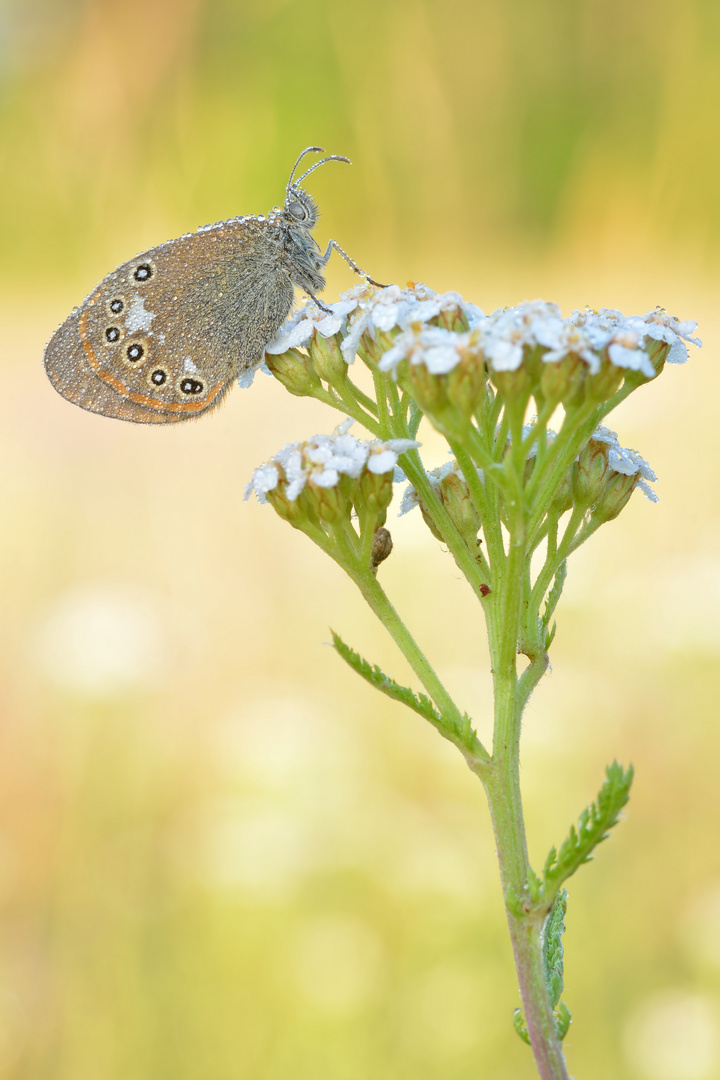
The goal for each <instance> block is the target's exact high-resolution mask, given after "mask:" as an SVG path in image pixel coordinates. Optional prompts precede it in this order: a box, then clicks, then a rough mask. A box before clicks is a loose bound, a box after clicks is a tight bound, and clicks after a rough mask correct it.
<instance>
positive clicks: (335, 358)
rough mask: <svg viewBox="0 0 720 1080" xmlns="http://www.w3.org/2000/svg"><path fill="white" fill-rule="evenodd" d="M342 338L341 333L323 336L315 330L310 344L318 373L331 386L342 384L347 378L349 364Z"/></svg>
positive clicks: (309, 349)
mask: <svg viewBox="0 0 720 1080" xmlns="http://www.w3.org/2000/svg"><path fill="white" fill-rule="evenodd" d="M341 340H342V339H341V337H340V335H339V334H335V335H333V337H323V335H322V334H319V333H318V332H317V330H315V331H314V332H313V336H312V340H311V341H310V344H309V346H308V352H309V353H310V359H311V361H312V365H313V368H314V369H315V372H316V374H317V375H319V377H320V378H321V379H323V380H324V382H326V383H329V384H330V385H331V386H338V385H341V384H342V383H344V382H345V380H346V379H347V369H348V366H347V362H346V360H345V357H344V356H343V354H342V351H341V349H340V342H341Z"/></svg>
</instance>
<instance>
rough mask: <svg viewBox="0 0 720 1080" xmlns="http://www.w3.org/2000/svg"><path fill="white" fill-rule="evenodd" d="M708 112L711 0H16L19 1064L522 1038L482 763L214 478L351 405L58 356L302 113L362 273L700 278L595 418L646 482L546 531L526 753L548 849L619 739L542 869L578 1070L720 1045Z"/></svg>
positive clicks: (7, 753) (482, 656)
mask: <svg viewBox="0 0 720 1080" xmlns="http://www.w3.org/2000/svg"><path fill="white" fill-rule="evenodd" d="M719 125H720V7H719V6H718V5H717V3H716V2H714V0H683V2H673V0H660V2H658V0H654V2H652V3H651V2H650V0H631V2H629V3H628V2H624V3H618V2H616V0H587V2H583V0H547V2H545V3H530V2H527V0H504V2H503V0H480V2H475V3H473V2H470V0H444V2H440V0H414V2H412V3H410V2H396V0H385V2H379V0H368V2H366V3H364V4H345V3H342V2H339V0H336V2H330V0H305V2H304V3H302V4H292V3H290V2H288V0H265V2H264V3H262V4H260V3H248V2H242V0H241V2H232V0H172V2H171V0H122V2H118V0H115V2H114V3H111V2H109V0H85V2H80V0H3V2H2V3H0V139H1V140H2V153H1V154H0V177H1V180H0V191H1V193H2V195H1V198H0V222H1V225H0V283H1V285H2V290H1V296H0V317H1V318H2V327H3V330H2V339H3V348H2V372H3V390H4V392H3V394H2V396H1V397H0V410H1V411H2V423H1V424H0V460H1V461H2V468H1V469H0V489H1V490H0V505H1V506H2V517H3V527H2V530H0V577H1V582H2V596H3V601H4V613H5V614H4V618H3V620H2V624H1V626H0V807H1V809H0V815H1V817H2V821H1V826H0V904H1V905H2V920H1V923H0V925H1V930H0V954H1V963H0V1073H1V1074H2V1075H3V1076H4V1077H8V1078H10V1080H98V1078H102V1080H161V1078H164V1077H167V1078H168V1080H170V1078H172V1080H199V1078H202V1080H231V1078H232V1080H235V1078H237V1077H243V1078H247V1080H290V1078H292V1080H298V1078H308V1080H366V1078H368V1077H382V1078H383V1080H410V1078H412V1080H436V1078H437V1080H439V1078H441V1077H442V1078H443V1080H448V1078H452V1080H465V1078H467V1080H470V1078H473V1080H475V1078H478V1077H483V1078H484V1077H488V1078H491V1077H492V1078H493V1080H521V1078H523V1077H528V1078H529V1077H531V1076H532V1075H534V1072H533V1065H532V1062H531V1058H530V1055H529V1051H528V1050H527V1049H526V1048H525V1047H524V1046H523V1044H521V1043H520V1041H519V1040H518V1039H517V1037H516V1036H515V1035H514V1033H513V1031H512V1028H511V1014H512V1010H513V1008H514V1007H515V1005H516V1003H517V990H516V983H515V978H514V974H513V971H512V966H511V956H510V949H509V945H508V943H507V940H506V936H505V925H504V916H503V911H502V903H501V896H500V890H499V885H498V881H497V875H496V870H495V867H494V855H493V842H492V836H491V831H490V826H489V822H488V819H487V813H486V808H485V805H484V800H483V794H482V790H481V788H480V786H479V784H478V783H477V782H476V781H475V780H474V779H473V777H472V776H471V775H470V774H469V772H468V771H467V769H466V768H465V767H464V765H463V763H462V761H461V759H460V758H459V756H458V755H457V754H455V753H454V752H453V751H452V750H451V748H449V747H447V746H446V745H445V744H443V743H442V742H441V740H440V739H439V738H438V737H437V735H436V734H435V733H434V732H433V731H432V730H430V729H429V728H425V727H423V726H422V722H421V721H420V719H419V718H417V717H415V716H412V715H405V714H404V713H403V711H402V710H401V709H400V707H399V706H397V707H396V706H394V705H392V704H391V703H389V702H386V701H384V700H380V699H379V698H378V696H375V695H374V694H373V692H372V691H371V690H370V689H369V688H367V687H365V686H364V685H363V684H361V683H360V682H359V680H357V678H356V677H355V676H354V675H353V674H352V673H351V672H350V671H349V670H347V669H344V667H343V666H342V665H341V663H340V661H339V660H338V659H337V658H336V657H335V656H334V655H333V654H332V653H331V651H330V650H329V649H328V648H327V647H326V645H325V644H324V643H325V642H327V640H328V638H329V631H328V626H329V625H332V626H333V628H334V629H336V630H337V631H338V632H340V633H341V634H342V635H343V636H344V637H345V639H346V640H348V641H349V642H350V643H352V644H353V645H354V646H355V647H356V648H358V649H359V650H360V651H361V652H363V653H364V654H365V655H367V656H368V657H369V658H371V659H372V660H374V661H376V662H379V663H381V664H383V666H385V667H386V669H389V670H390V671H391V672H392V673H393V674H395V675H396V676H397V677H398V678H400V679H403V678H406V677H408V676H407V672H406V671H405V670H404V669H403V665H402V663H401V662H400V660H399V659H398V657H397V655H396V654H395V652H394V649H393V647H392V645H391V643H390V642H388V641H387V640H386V639H385V637H384V636H383V633H382V632H381V630H380V629H378V628H376V627H375V626H374V625H373V622H372V619H371V616H370V615H369V614H368V613H366V612H365V610H364V609H363V607H362V604H361V602H360V601H359V599H358V597H357V596H356V595H355V594H354V592H353V589H352V586H351V585H350V584H349V583H348V582H346V581H344V580H343V579H342V577H341V575H340V572H339V571H338V570H336V569H335V568H334V567H333V566H331V565H328V564H326V563H325V561H324V560H323V558H322V556H321V555H320V553H319V552H317V551H316V550H315V549H313V548H312V547H311V546H310V544H309V543H308V542H307V541H306V540H305V539H304V538H303V537H301V536H299V535H298V534H295V533H293V531H292V530H290V529H288V528H287V527H286V526H285V525H283V524H282V523H281V522H280V521H279V519H277V518H276V517H275V515H274V514H272V512H271V511H270V510H269V509H267V508H265V509H263V508H262V507H258V506H257V505H254V504H247V505H245V504H243V501H242V494H243V485H244V483H245V481H246V479H247V478H248V477H249V475H250V473H251V471H252V469H253V468H254V467H255V466H256V465H257V464H259V463H260V462H261V461H262V460H264V459H266V458H267V457H268V456H269V455H271V454H272V453H273V452H274V451H275V450H276V449H277V448H279V447H280V446H281V445H282V444H283V443H285V442H287V441H290V440H293V439H297V438H302V437H304V436H307V435H310V434H312V433H314V432H315V431H323V430H326V431H329V430H331V429H332V427H333V426H334V425H335V423H336V417H335V415H328V414H327V413H326V412H324V410H323V409H322V408H320V406H317V405H315V404H313V403H309V402H306V401H300V400H297V399H294V398H290V396H289V395H288V394H287V393H286V392H284V391H283V390H282V388H281V387H280V386H279V384H277V383H275V382H273V381H271V380H269V379H264V378H259V379H258V380H257V381H256V386H254V387H253V389H252V391H251V393H252V397H249V396H248V393H247V392H240V391H235V392H233V394H232V395H231V396H230V398H229V399H228V401H227V403H226V404H225V405H224V406H223V408H222V409H221V410H219V411H218V412H217V414H213V415H211V416H208V417H206V418H204V419H203V420H202V421H201V422H199V423H197V424H187V425H178V426H177V427H170V428H167V429H163V428H161V429H147V428H144V427H141V426H136V425H132V424H122V423H119V422H114V421H109V420H105V419H103V418H100V417H96V416H93V415H90V414H88V413H85V412H82V411H81V410H79V409H76V408H73V407H71V406H70V405H68V404H67V403H66V402H64V401H63V400H62V399H61V398H60V397H59V396H58V395H56V394H55V393H54V392H53V390H52V389H51V387H50V386H49V384H48V383H47V381H46V380H45V377H44V373H43V370H42V364H41V356H42V349H43V346H44V344H45V342H46V341H47V340H48V338H49V337H50V335H51V334H52V332H53V330H54V329H55V327H56V325H57V324H58V323H59V322H60V321H62V320H63V319H64V318H65V316H66V314H67V313H68V311H69V310H70V308H71V307H72V306H73V305H74V304H77V303H79V302H80V301H81V299H82V297H83V296H84V295H86V293H87V292H89V291H90V289H91V288H92V287H93V285H94V284H95V282H96V281H97V280H99V278H101V277H102V276H103V275H104V274H105V273H107V272H108V271H109V270H110V269H112V268H113V267H114V266H115V265H116V264H117V263H119V262H121V261H123V260H124V259H126V258H128V257H130V256H131V255H133V254H134V253H135V252H137V251H140V250H142V249H144V248H146V247H149V246H150V245H152V244H155V243H159V242H162V241H164V240H166V239H168V238H169V237H171V236H174V235H177V234H179V233H181V232H185V231H188V230H190V229H193V228H196V227H197V226H198V225H201V224H203V223H205V222H207V221H215V220H217V219H220V218H224V217H227V216H231V215H235V214H241V213H248V212H266V211H267V210H268V209H269V208H270V207H272V206H273V205H274V204H275V203H277V202H279V201H280V200H281V198H282V193H283V188H284V184H285V181H286V178H287V173H288V170H289V167H290V165H291V164H292V162H293V161H294V159H295V156H296V154H297V153H298V152H299V150H300V149H302V148H303V147H304V146H306V145H308V144H311V143H318V144H320V145H322V146H325V147H326V148H327V149H328V151H330V152H332V153H342V154H347V155H349V156H350V157H351V158H352V160H353V163H354V164H353V168H352V169H349V168H346V167H345V166H332V167H328V168H326V169H322V170H320V171H319V172H318V173H316V174H315V175H314V176H313V177H312V181H311V182H310V188H311V190H312V192H313V194H314V195H315V196H316V197H317V198H318V200H319V201H320V204H321V207H322V210H323V217H322V219H321V222H320V226H319V228H318V235H319V237H320V239H321V241H325V240H326V239H327V237H328V236H333V237H335V238H336V239H337V240H338V241H339V242H340V243H341V244H342V245H343V247H345V248H346V249H347V250H348V251H350V252H351V253H352V255H353V256H354V257H355V258H356V259H357V260H358V261H359V263H360V264H361V265H362V266H366V267H367V268H368V269H369V271H370V272H371V273H372V274H373V276H374V277H377V278H378V279H380V280H383V281H399V282H401V283H403V282H404V281H405V280H407V279H409V278H412V279H415V280H421V281H426V282H427V283H428V284H429V285H432V286H433V287H435V288H437V289H441V290H445V289H457V290H459V291H460V292H462V293H463V294H464V295H465V297H466V298H467V299H469V300H472V301H474V302H475V303H477V304H479V305H480V306H481V307H483V308H484V309H485V310H486V311H491V310H492V309H493V308H495V307H497V306H501V305H506V304H512V303H516V302H519V301H520V300H522V299H524V298H534V297H536V296H542V297H544V298H545V299H548V300H556V301H557V302H559V303H560V304H561V305H562V306H563V308H564V310H565V311H566V312H569V311H570V310H572V308H574V307H582V306H584V305H585V304H586V303H587V304H590V305H591V306H593V307H600V306H611V307H619V308H621V309H623V310H624V311H626V312H628V313H633V312H638V313H642V312H644V311H646V310H648V309H649V308H651V307H654V306H655V304H657V303H660V304H662V305H663V306H664V307H666V308H667V309H668V310H669V311H670V312H671V313H672V314H676V315H678V316H679V317H681V318H694V319H697V320H698V321H699V322H700V330H699V333H700V334H701V336H702V337H703V339H704V341H705V347H704V349H703V350H702V352H700V353H698V352H697V351H696V350H692V353H693V355H692V358H691V363H690V365H688V366H687V367H686V368H671V369H668V370H667V371H666V372H665V373H664V374H663V376H662V378H661V379H660V380H658V382H657V383H656V384H653V385H650V386H649V387H646V388H645V389H644V390H642V391H640V392H639V393H637V394H636V395H634V397H633V398H632V399H630V401H629V402H627V403H626V404H625V405H624V406H623V407H622V410H621V411H620V412H619V413H618V414H616V416H614V417H613V423H612V426H613V427H616V428H617V429H618V430H619V433H620V439H621V442H622V443H623V444H624V445H628V446H633V447H635V448H636V449H637V450H639V451H640V452H641V453H642V454H643V455H645V456H646V457H647V458H648V459H649V460H650V462H651V464H652V465H653V467H654V468H655V469H656V471H657V472H658V474H659V476H660V484H659V490H660V494H661V500H662V501H661V502H660V504H659V505H658V506H651V505H650V504H649V503H647V502H646V501H645V500H643V499H642V498H641V497H639V496H636V497H635V499H633V500H632V502H631V504H630V506H629V507H628V509H627V510H626V512H625V513H624V514H623V515H622V518H621V519H620V520H619V521H617V522H614V523H612V524H611V525H609V526H608V527H607V528H606V529H603V530H601V532H600V534H599V535H598V536H597V537H596V538H595V539H594V540H593V541H592V542H591V544H590V545H589V547H588V548H587V549H583V550H582V551H581V552H580V553H579V554H578V555H577V556H576V557H575V559H574V564H573V565H571V568H570V576H569V580H568V584H567V588H566V594H565V597H564V598H563V601H562V602H561V605H560V610H559V630H558V634H557V639H556V644H555V645H554V647H553V655H552V662H553V671H552V674H550V675H549V676H548V677H546V678H545V680H544V682H543V684H542V685H541V687H540V688H539V690H538V692H537V694H536V698H535V700H534V701H533V703H532V705H531V708H530V710H529V712H528V715H527V718H526V723H525V744H524V752H523V782H524V786H525V792H526V799H527V810H528V818H529V825H528V830H529V840H530V845H531V854H532V857H533V859H534V861H535V863H536V865H537V864H540V863H541V862H542V860H543V859H544V857H545V854H546V851H547V849H548V847H549V846H550V844H551V843H557V842H559V841H560V840H561V839H562V838H563V836H564V835H565V833H566V831H567V828H568V826H569V824H570V822H571V821H572V820H573V819H574V818H575V817H576V816H577V814H578V813H579V811H580V809H581V808H582V807H583V806H584V805H585V804H586V803H587V802H589V801H590V799H591V798H593V797H594V795H595V792H596V791H597V789H598V787H599V785H600V782H601V779H602V772H603V767H604V765H605V763H606V762H607V761H610V760H611V759H612V758H613V757H615V756H617V757H619V758H621V759H622V760H623V761H625V762H627V761H628V760H632V761H633V762H634V764H635V766H636V770H637V780H636V785H635V790H634V794H633V798H632V801H631V804H630V809H629V812H628V820H627V821H625V822H624V823H623V824H622V825H621V826H620V828H619V829H618V831H617V833H616V835H615V836H614V837H613V839H612V840H611V841H610V843H608V844H607V845H604V846H603V848H601V849H600V851H599V853H598V858H597V859H596V861H595V862H593V863H592V864H591V865H590V866H589V867H585V868H583V870H582V871H581V872H580V874H579V875H578V877H577V878H576V879H573V881H572V882H571V884H570V903H569V909H568V919H567V924H568V931H567V936H566V945H567V951H566V961H567V964H566V986H567V991H566V999H567V1001H568V1003H569V1005H570V1007H571V1009H572V1010H573V1013H574V1016H575V1022H574V1025H573V1027H572V1028H571V1031H570V1034H569V1036H568V1039H567V1048H568V1056H569V1064H570V1069H571V1071H572V1073H573V1074H574V1075H576V1076H577V1077H578V1078H579V1080H607V1078H609V1077H612V1078H614V1080H645V1078H649V1080H715V1078H720V846H719V845H718V839H717V837H718V815H719V811H720V784H719V783H718V776H719V770H720V766H719V765H718V757H719V756H720V732H719V731H718V723H717V721H718V700H719V690H720V687H719V685H718V683H719V680H718V653H719V645H720V614H719V613H720V555H719V552H718V524H719V521H718V500H717V490H718V483H717V477H716V472H715V469H716V462H717V459H718V452H719V450H720V436H719V435H718V424H717V420H716V405H715V402H716V397H715V395H716V393H717V391H718V389H719V386H720V379H719V377H718V367H717V359H716V354H717V343H718V312H717V301H716V296H717V292H718V286H719V284H720V273H719V272H718V271H719V268H718V251H719V240H720V202H719V201H718V169H717V165H718V156H719V155H720V140H719V139H718V129H719ZM353 284H354V280H353V277H352V274H351V273H350V271H349V270H348V268H347V267H346V266H344V265H343V264H342V262H341V261H340V260H333V262H332V263H331V267H330V275H329V286H328V291H327V293H326V294H325V295H326V297H328V298H330V299H332V298H333V297H334V296H335V295H336V294H337V292H338V290H340V289H344V288H348V287H350V286H351V285H353ZM427 447H428V463H429V464H430V465H435V464H438V463H440V462H441V461H442V460H443V449H442V447H441V445H440V444H439V442H437V441H434V440H433V439H432V436H428V437H427ZM391 520H395V519H394V518H391ZM392 529H393V535H394V539H395V545H396V546H395V552H394V554H393V556H392V558H391V559H390V560H389V562H388V563H387V564H386V566H385V567H383V571H384V577H385V581H386V584H387V588H388V590H389V592H390V594H391V596H392V597H393V599H394V600H395V602H396V603H397V606H398V607H399V608H400V610H401V612H402V613H403V614H404V616H405V617H406V620H407V621H408V623H409V624H410V627H411V628H412V629H413V630H414V632H415V633H416V635H417V637H418V638H419V639H420V642H421V644H424V645H425V646H426V648H427V651H428V653H429V654H430V656H431V658H432V659H433V661H434V663H435V664H436V666H437V667H438V668H439V670H440V672H441V674H442V675H443V676H444V677H445V678H446V680H447V682H448V684H449V685H450V687H451V689H452V690H454V692H455V693H456V695H457V698H458V700H459V703H460V704H461V705H462V706H463V707H464V708H467V709H469V710H470V711H471V712H472V713H473V714H474V715H475V716H476V717H477V720H478V724H479V726H480V728H481V729H482V730H486V729H487V720H488V708H489V697H488V693H489V680H488V674H487V666H488V661H487V654H486V649H485V644H484V637H483V628H482V626H481V623H480V619H479V617H478V612H477V611H476V610H475V607H474V605H472V604H471V602H470V600H469V598H468V596H467V595H466V594H465V590H464V589H463V587H462V584H461V582H460V581H459V580H458V573H457V571H456V570H455V568H454V565H453V564H452V563H451V562H450V560H449V558H448V557H447V555H445V554H444V553H443V552H442V551H441V550H439V549H438V546H437V545H436V543H435V542H434V541H433V539H432V537H431V536H430V535H429V534H428V533H426V531H425V530H424V528H423V526H422V522H421V521H420V519H419V516H415V517H414V518H413V515H410V516H409V517H407V518H403V519H401V520H398V521H397V523H396V524H394V525H392Z"/></svg>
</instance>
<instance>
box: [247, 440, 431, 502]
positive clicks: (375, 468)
mask: <svg viewBox="0 0 720 1080" xmlns="http://www.w3.org/2000/svg"><path fill="white" fill-rule="evenodd" d="M351 424H352V420H346V421H345V423H343V424H341V425H340V426H339V427H338V428H337V429H336V430H335V432H334V434H332V435H314V436H313V437H312V438H311V439H307V440H306V441H305V442H295V443H288V444H287V445H286V446H284V447H283V448H282V450H280V451H279V452H278V453H277V454H276V455H275V457H274V458H273V459H272V461H270V462H267V463H265V464H263V465H261V466H260V467H259V468H257V469H255V471H254V473H253V475H252V479H251V480H250V482H249V483H248V484H247V486H246V488H245V499H246V500H247V499H249V498H250V496H251V494H252V493H253V492H255V495H256V497H257V500H258V502H261V503H264V502H267V496H268V493H269V492H271V491H274V490H275V489H276V488H277V486H278V484H279V483H280V482H281V480H283V481H284V482H285V483H284V492H283V494H284V496H285V498H286V499H288V500H290V501H291V502H292V501H294V500H296V499H297V497H298V496H299V495H300V493H301V492H302V490H303V489H304V488H305V486H306V484H312V485H314V486H315V487H321V488H331V487H335V486H336V485H337V484H338V483H339V481H340V478H341V476H349V477H351V478H353V479H357V478H358V477H359V476H360V474H361V473H362V471H363V470H364V469H365V470H367V471H368V472H370V473H375V474H378V475H379V474H382V473H392V472H394V469H395V466H396V465H397V460H398V457H399V456H400V454H403V453H405V451H406V450H410V449H412V448H413V447H417V446H419V445H420V443H418V442H416V441H415V440H414V439H387V440H385V441H382V440H380V439H372V440H366V441H364V442H361V441H360V440H359V439H356V438H354V436H352V435H350V434H348V428H349V427H350V425H351Z"/></svg>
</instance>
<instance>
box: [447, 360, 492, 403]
mask: <svg viewBox="0 0 720 1080" xmlns="http://www.w3.org/2000/svg"><path fill="white" fill-rule="evenodd" d="M445 378H446V392H447V398H448V401H449V402H450V404H451V405H452V406H453V407H454V408H456V409H457V411H458V412H459V413H461V414H462V415H463V416H465V417H468V416H472V414H473V413H474V412H476V411H477V409H478V406H479V404H480V402H481V401H484V398H485V381H486V378H487V374H486V371H485V361H484V359H483V356H482V354H481V353H480V352H470V351H467V352H465V354H464V355H463V357H462V359H461V361H460V363H459V364H458V365H457V367H454V368H453V369H452V370H451V371H449V372H448V374H447V375H446V377H445Z"/></svg>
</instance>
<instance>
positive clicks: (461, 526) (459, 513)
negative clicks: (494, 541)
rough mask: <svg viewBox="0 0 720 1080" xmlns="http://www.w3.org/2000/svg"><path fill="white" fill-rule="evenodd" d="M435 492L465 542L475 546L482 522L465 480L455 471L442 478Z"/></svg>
mask: <svg viewBox="0 0 720 1080" xmlns="http://www.w3.org/2000/svg"><path fill="white" fill-rule="evenodd" d="M435 490H436V492H437V494H438V495H439V496H440V501H441V502H442V504H443V506H444V507H445V509H446V510H447V512H448V516H449V517H450V519H451V520H452V521H453V523H454V524H455V526H456V528H457V530H458V532H459V533H460V535H461V536H462V538H463V540H465V542H466V543H467V544H469V545H472V544H474V543H475V541H476V540H477V534H478V532H479V531H480V525H481V521H480V515H479V514H478V512H477V510H476V509H475V507H474V505H473V502H472V499H471V498H470V491H469V489H468V486H467V484H466V483H465V480H464V478H463V477H462V476H461V475H460V473H458V472H455V471H454V470H453V471H452V472H449V473H448V474H447V475H446V476H444V477H443V478H442V480H441V481H440V482H439V484H437V486H436V487H435Z"/></svg>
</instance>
